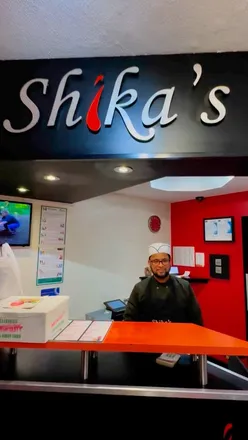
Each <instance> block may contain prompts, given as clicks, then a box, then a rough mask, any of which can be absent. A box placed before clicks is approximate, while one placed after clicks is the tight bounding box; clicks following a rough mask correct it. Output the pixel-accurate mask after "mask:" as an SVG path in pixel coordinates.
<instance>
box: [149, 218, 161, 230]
mask: <svg viewBox="0 0 248 440" xmlns="http://www.w3.org/2000/svg"><path fill="white" fill-rule="evenodd" d="M148 227H149V229H150V231H151V232H158V231H160V228H161V220H160V218H159V217H158V216H157V215H151V217H150V218H149V220H148Z"/></svg>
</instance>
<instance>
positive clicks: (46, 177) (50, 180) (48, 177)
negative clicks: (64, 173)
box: [44, 174, 59, 182]
mask: <svg viewBox="0 0 248 440" xmlns="http://www.w3.org/2000/svg"><path fill="white" fill-rule="evenodd" d="M44 179H45V180H48V181H49V182H55V181H56V180H59V177H57V176H53V174H48V175H47V176H44Z"/></svg>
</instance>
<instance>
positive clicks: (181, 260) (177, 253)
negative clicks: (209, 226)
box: [173, 246, 195, 267]
mask: <svg viewBox="0 0 248 440" xmlns="http://www.w3.org/2000/svg"><path fill="white" fill-rule="evenodd" d="M173 265H174V266H188V267H194V266H195V248H194V247H192V246H174V247H173Z"/></svg>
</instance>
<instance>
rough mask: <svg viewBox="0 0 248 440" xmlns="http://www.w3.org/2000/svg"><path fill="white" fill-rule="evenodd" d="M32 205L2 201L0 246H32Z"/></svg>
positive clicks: (0, 209)
mask: <svg viewBox="0 0 248 440" xmlns="http://www.w3.org/2000/svg"><path fill="white" fill-rule="evenodd" d="M31 222H32V204H31V203H20V202H12V201H11V202H10V201H6V200H0V246H1V245H2V244H4V243H8V244H9V245H10V246H30V235H31Z"/></svg>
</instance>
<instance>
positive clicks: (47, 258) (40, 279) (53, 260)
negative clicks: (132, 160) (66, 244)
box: [36, 247, 65, 286]
mask: <svg viewBox="0 0 248 440" xmlns="http://www.w3.org/2000/svg"><path fill="white" fill-rule="evenodd" d="M64 261H65V250H64V248H56V249H50V248H43V247H42V248H40V249H39V251H38V265H37V277H36V285H37V286H40V285H42V284H57V283H62V282H63V276H64Z"/></svg>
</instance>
